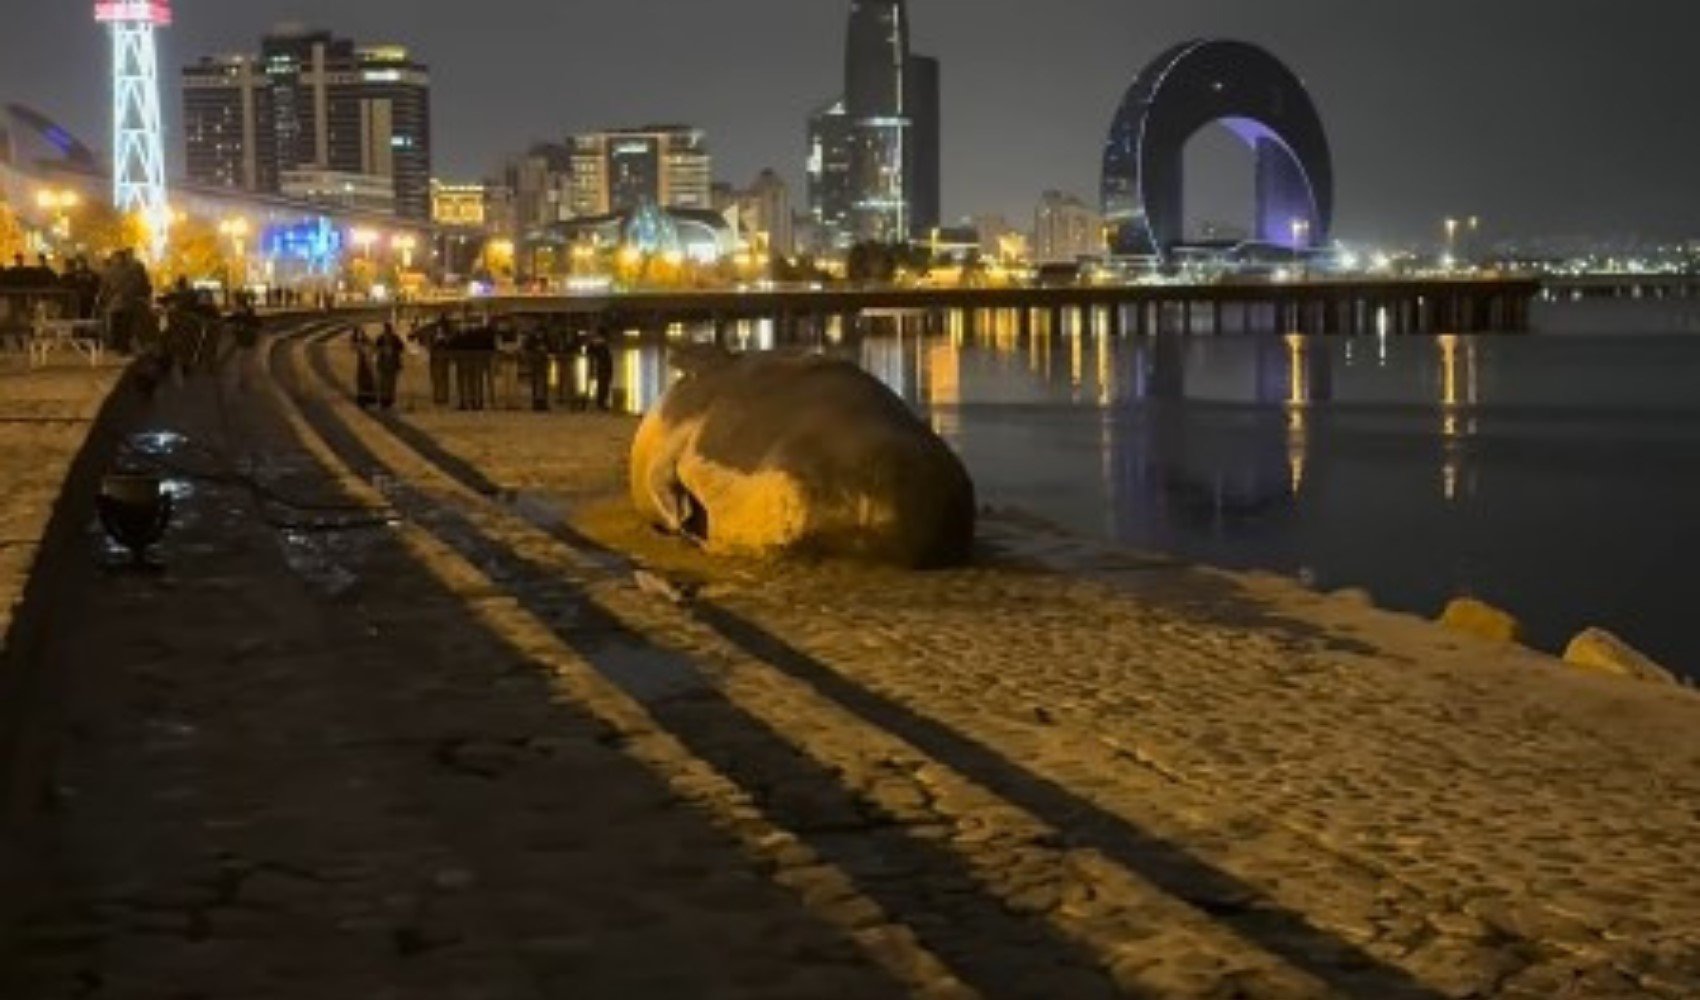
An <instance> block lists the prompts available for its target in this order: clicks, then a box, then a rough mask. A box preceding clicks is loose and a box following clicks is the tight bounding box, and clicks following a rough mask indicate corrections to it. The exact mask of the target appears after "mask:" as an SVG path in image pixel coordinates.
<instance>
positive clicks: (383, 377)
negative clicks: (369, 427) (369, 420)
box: [375, 323, 407, 410]
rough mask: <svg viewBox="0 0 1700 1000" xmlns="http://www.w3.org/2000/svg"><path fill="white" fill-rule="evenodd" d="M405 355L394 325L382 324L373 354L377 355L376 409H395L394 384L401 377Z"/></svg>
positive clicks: (404, 346)
mask: <svg viewBox="0 0 1700 1000" xmlns="http://www.w3.org/2000/svg"><path fill="white" fill-rule="evenodd" d="M406 353H407V345H406V344H404V343H402V340H401V337H399V336H397V334H396V332H395V325H394V324H392V323H385V324H384V332H383V333H380V334H379V335H378V343H377V346H376V350H375V354H376V355H377V370H378V408H379V409H381V410H392V409H394V408H395V395H396V393H395V390H396V382H397V380H398V379H400V377H401V369H402V364H403V356H404V355H405V354H406Z"/></svg>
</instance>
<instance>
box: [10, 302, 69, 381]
mask: <svg viewBox="0 0 1700 1000" xmlns="http://www.w3.org/2000/svg"><path fill="white" fill-rule="evenodd" d="M76 305H77V297H76V294H75V293H74V292H72V291H71V290H70V289H67V288H56V287H42V288H20V287H8V286H0V367H4V368H22V367H32V366H33V365H34V363H35V361H36V357H37V351H36V349H35V340H36V334H37V330H38V329H39V327H40V326H41V324H42V323H43V322H44V321H47V322H55V321H60V320H71V319H76V318H77V315H76Z"/></svg>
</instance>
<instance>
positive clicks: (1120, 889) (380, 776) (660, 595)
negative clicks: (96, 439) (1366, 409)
mask: <svg viewBox="0 0 1700 1000" xmlns="http://www.w3.org/2000/svg"><path fill="white" fill-rule="evenodd" d="M273 357H274V360H275V373H276V376H277V382H276V385H277V388H276V389H275V390H274V388H273V383H272V382H271V381H269V380H268V379H266V378H264V377H260V376H258V374H257V375H256V378H255V383H256V385H258V386H260V387H261V388H258V389H255V390H254V391H251V392H247V393H235V392H230V393H224V394H221V393H219V392H216V391H214V390H213V388H212V387H211V386H210V385H207V384H201V385H195V386H191V387H190V388H188V389H186V390H181V391H175V392H172V393H169V394H168V395H166V396H164V397H162V399H161V400H160V402H159V404H158V406H157V407H156V409H155V411H154V412H153V413H152V414H151V416H150V417H149V424H150V428H151V429H154V430H163V429H171V430H175V431H178V432H180V433H181V434H183V435H184V436H185V438H186V439H187V443H186V444H182V445H180V446H179V448H178V450H177V451H176V452H175V453H174V454H173V455H172V456H171V457H170V459H169V461H170V463H171V464H172V465H173V467H175V468H177V470H178V471H179V473H185V472H195V473H197V475H195V476H193V477H189V479H188V483H189V485H190V486H191V487H192V489H193V491H194V492H193V496H192V497H190V498H189V499H188V500H187V501H186V503H185V507H184V512H183V517H182V520H181V523H180V524H179V525H178V527H177V528H176V530H175V532H174V534H173V536H172V538H171V540H170V542H169V544H168V546H167V548H166V557H167V559H168V561H169V563H170V567H171V568H170V571H169V573H168V574H167V575H166V576H165V577H164V578H162V579H150V578H145V577H135V576H128V575H121V574H115V575H108V576H103V577H99V578H97V579H96V580H95V581H94V582H93V585H92V586H91V588H90V590H89V593H88V595H87V601H86V611H87V614H88V616H89V620H90V621H99V622H100V623H101V627H99V628H90V629H86V630H80V631H78V632H76V633H74V634H65V635H61V636H59V637H58V642H57V643H56V646H55V649H54V650H52V655H53V656H54V657H55V658H58V659H59V661H60V662H62V663H64V664H65V665H67V666H68V667H69V666H70V665H75V669H76V671H77V677H78V681H79V683H78V685H77V691H76V693H75V696H74V697H73V699H72V707H73V713H72V725H71V729H70V733H71V737H72V738H71V740H70V743H69V745H68V747H67V755H66V759H65V763H64V766H63V768H62V770H61V774H60V778H59V781H58V795H57V799H58V805H57V808H56V810H55V811H54V813H53V814H52V815H51V816H50V817H49V818H48V820H47V823H46V825H47V832H48V833H49V836H47V837H46V838H44V839H45V841H46V842H48V843H50V844H51V845H52V847H51V849H50V850H47V852H46V853H45V855H44V858H43V873H44V877H43V879H42V883H43V884H42V885H41V886H39V887H38V891H37V892H36V894H35V896H34V898H35V899H36V900H37V901H38V902H37V903H36V905H35V906H34V907H33V909H32V912H31V914H30V915H29V917H28V918H27V919H26V920H25V921H24V922H23V924H22V926H21V932H20V934H19V935H18V937H17V941H18V948H17V950H16V951H15V952H13V953H12V954H11V955H10V956H9V957H8V958H7V959H6V962H5V965H4V966H3V967H0V996H5V997H8V998H10V997H14V996H15V997H19V998H35V997H100V998H104V997H126V998H130V997H135V998H143V997H149V998H152V997H158V998H167V997H189V996H194V997H209V998H212V997H216V998H226V997H229V998H244V1000H246V998H264V997H300V998H309V997H310V998H321V997H361V998H366V997H398V998H403V997H405V998H413V997H489V998H502V1000H506V998H521V997H549V998H554V997H563V998H564V997H575V998H576V997H682V996H691V997H696V996H728V997H763V996H770V997H853V996H868V997H886V996H894V995H905V994H914V995H927V996H972V995H982V996H988V997H1035V998H1039V997H1044V998H1067V997H1094V996H1111V995H1134V996H1150V997H1169V996H1251V997H1265V996H1269V997H1284V996H1319V995H1347V996H1363V997H1396V996H1411V997H1430V996H1526V997H1554V996H1567V995H1568V996H1575V997H1615V996H1644V995H1653V996H1669V997H1682V996H1691V995H1694V994H1695V993H1697V992H1700V894H1697V893H1695V892H1694V891H1693V889H1694V885H1695V883H1694V876H1693V872H1694V871H1695V870H1696V867H1697V863H1700V844H1697V843H1696V842H1695V838H1694V837H1693V831H1694V829H1695V824H1696V820H1697V819H1700V725H1696V723H1697V722H1700V699H1696V698H1695V697H1694V696H1693V695H1692V694H1690V693H1688V692H1685V691H1679V690H1674V689H1665V688H1656V687H1650V686H1648V687H1644V686H1640V685H1636V684H1633V683H1629V682H1617V681H1610V680H1604V679H1594V678H1589V677H1581V676H1573V675H1570V674H1567V673H1565V672H1563V671H1561V670H1559V669H1558V668H1557V667H1556V666H1555V665H1553V664H1552V663H1551V662H1550V661H1547V660H1544V659H1542V658H1540V657H1538V656H1535V655H1534V654H1532V653H1525V652H1521V651H1517V650H1513V649H1507V648H1496V647H1491V646H1486V645H1482V644H1477V643H1474V642H1472V641H1469V640H1465V639H1461V638H1454V637H1451V636H1448V635H1445V634H1443V633H1440V632H1439V631H1438V630H1437V629H1435V628H1434V627H1432V626H1429V625H1426V624H1423V623H1420V622H1416V621H1413V620H1410V619H1406V618H1402V617H1399V616H1394V615H1386V614H1381V613H1378V612H1376V611H1374V610H1372V609H1367V608H1364V607H1362V606H1360V605H1358V604H1356V603H1353V602H1351V601H1348V600H1345V599H1332V598H1324V597H1320V596H1317V595H1312V594H1308V593H1306V592H1304V591H1303V590H1301V589H1299V588H1298V587H1297V586H1296V585H1291V584H1287V583H1284V582H1281V581H1277V580H1270V579H1256V578H1243V577H1231V576H1227V575H1220V574H1213V573H1207V572H1203V571H1197V570H1192V569H1188V568H1185V567H1181V566H1176V565H1174V564H1171V563H1168V562H1164V561H1161V560H1155V559H1147V558H1141V557H1136V556H1132V555H1127V554H1116V553H1107V552H1101V551H1097V550H1095V549H1093V548H1092V547H1090V546H1087V545H1085V544H1083V543H1080V542H1078V541H1075V540H1072V539H1068V538H1066V537H1063V536H1059V535H1054V534H1050V533H1047V532H1045V531H1044V530H1043V529H1042V528H1038V527H1035V526H1030V525H1025V524H1022V523H1021V522H1020V521H1019V520H1017V519H1014V518H1001V519H999V518H994V519H992V521H991V522H990V523H989V524H988V526H987V530H986V532H985V535H986V539H987V543H986V553H985V558H984V559H983V560H982V561H981V563H980V565H978V566H976V567H975V568H973V569H970V570H965V571H960V572H952V573H940V574H926V575H913V574H898V573H890V572H883V571H877V570H869V569H863V568H854V567H848V566H842V565H828V566H797V567H789V568H777V567H771V566H758V565H750V564H742V563H717V562H710V561H708V560H706V559H703V558H701V557H700V556H698V555H696V554H694V553H692V552H689V551H687V550H684V549H681V548H680V547H678V546H676V545H675V544H674V543H672V542H670V541H668V540H665V539H660V538H657V537H655V536H653V535H652V534H650V533H648V532H647V531H645V530H644V529H642V528H641V526H639V525H637V524H635V523H634V521H633V519H632V518H631V516H630V515H629V514H627V513H626V512H625V510H624V507H623V504H622V503H621V502H620V501H619V500H618V497H617V494H618V492H619V485H620V471H621V458H622V453H623V449H624V447H625V444H626V442H627V441H629V437H630V435H631V433H632V431H633V430H634V429H635V427H634V424H633V423H632V422H631V421H628V420H625V419H623V418H614V417H599V416H586V415H576V416H567V415H559V414H556V415H530V414H524V415H522V414H502V415H496V414H418V415H406V414H404V415H402V416H400V417H397V418H394V419H385V420H382V421H379V420H374V419H372V418H370V417H367V416H365V415H363V414H361V413H359V412H358V411H356V410H355V409H354V408H353V407H352V405H351V404H350V403H349V402H348V401H347V399H346V396H345V395H344V392H345V387H344V386H343V384H342V383H344V382H345V381H346V377H347V368H348V358H347V353H346V349H344V348H341V347H339V346H337V345H328V346H327V345H324V344H320V343H316V342H314V341H313V340H311V339H301V340H292V341H285V342H282V343H281V344H280V345H279V347H278V348H277V350H276V352H275V354H274V356H273ZM280 500H287V501H289V503H287V504H285V503H281V502H280ZM261 515H263V517H262V516H261ZM392 518H393V520H394V525H393V526H387V525H386V524H385V523H384V522H387V521H389V520H391V519H392ZM333 527H340V528H344V529H348V530H329V529H331V528H333Z"/></svg>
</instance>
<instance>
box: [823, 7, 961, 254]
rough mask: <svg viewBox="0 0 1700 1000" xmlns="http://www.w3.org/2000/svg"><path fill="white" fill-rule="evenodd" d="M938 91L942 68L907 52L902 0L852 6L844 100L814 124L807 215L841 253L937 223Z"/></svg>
mask: <svg viewBox="0 0 1700 1000" xmlns="http://www.w3.org/2000/svg"><path fill="white" fill-rule="evenodd" d="M939 93H940V90H939V64H938V61H937V60H936V59H930V58H927V57H924V56H914V55H911V53H910V50H909V13H908V9H907V7H906V6H905V4H904V0H851V3H850V25H849V32H848V35H847V39H846V44H845V59H844V98H843V99H842V100H841V101H838V102H836V103H834V104H831V105H828V106H827V107H826V108H825V109H823V110H821V111H819V112H817V113H816V114H815V115H814V116H813V117H812V118H811V119H810V121H809V177H810V205H809V208H810V215H811V216H812V217H813V219H814V221H815V222H816V224H817V225H818V226H820V227H821V228H823V229H825V230H826V231H828V232H829V233H831V238H830V242H831V243H832V244H833V245H834V246H836V247H839V248H842V247H843V246H846V245H848V244H850V243H853V242H858V241H871V242H881V243H898V242H902V241H904V240H907V239H909V238H911V237H912V236H914V235H916V234H917V233H921V232H925V231H926V230H929V229H931V228H932V227H934V226H936V225H937V224H938V218H939V212H940V184H939V171H940V160H939V145H940V131H941V113H940V107H939ZM840 174H841V175H842V177H843V182H842V186H840V184H839V182H838V177H839V176H840ZM840 217H842V218H841V219H840Z"/></svg>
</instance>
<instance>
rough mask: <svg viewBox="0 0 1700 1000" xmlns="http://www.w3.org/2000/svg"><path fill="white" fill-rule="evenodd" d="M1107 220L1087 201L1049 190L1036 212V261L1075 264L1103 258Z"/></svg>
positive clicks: (1034, 249)
mask: <svg viewBox="0 0 1700 1000" xmlns="http://www.w3.org/2000/svg"><path fill="white" fill-rule="evenodd" d="M1104 249H1105V244H1104V217H1103V216H1102V215H1100V214H1099V213H1098V212H1097V211H1096V210H1094V209H1092V208H1091V207H1090V206H1088V205H1087V204H1086V203H1085V202H1083V201H1081V200H1080V199H1079V198H1077V197H1075V196H1074V195H1070V194H1063V193H1062V192H1060V191H1046V192H1045V194H1044V197H1042V198H1040V199H1039V207H1038V209H1037V210H1036V211H1035V212H1034V213H1033V259H1034V260H1035V261H1036V262H1038V263H1040V264H1072V263H1074V262H1076V261H1079V260H1081V259H1082V258H1090V257H1102V256H1103V255H1104Z"/></svg>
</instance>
